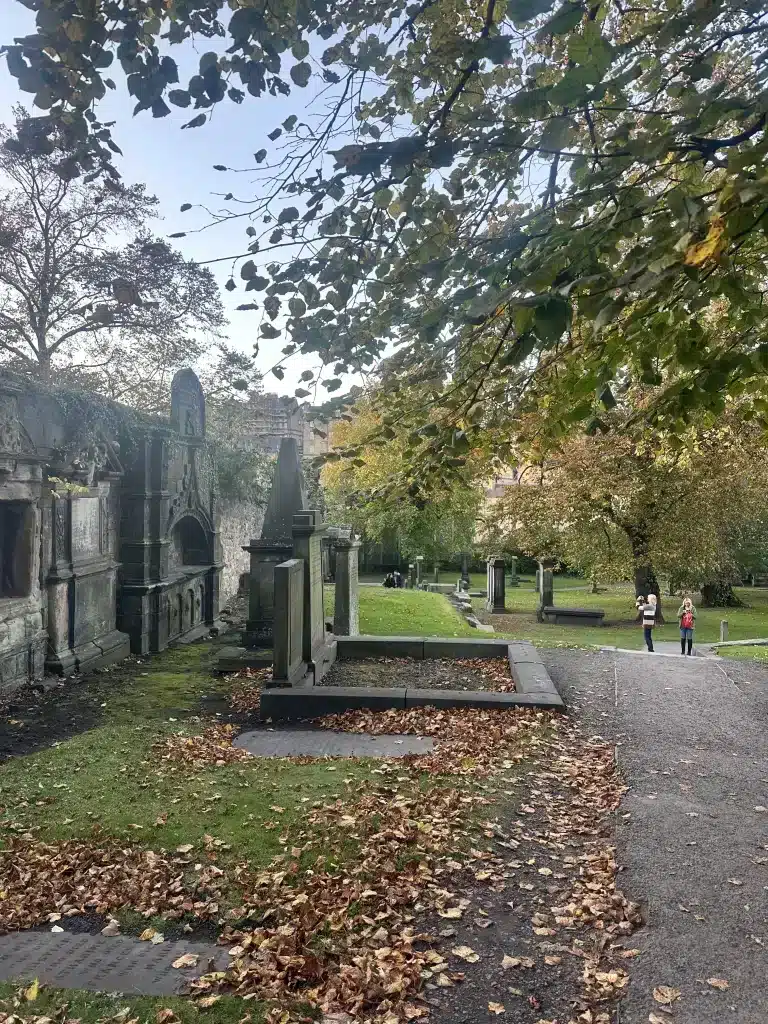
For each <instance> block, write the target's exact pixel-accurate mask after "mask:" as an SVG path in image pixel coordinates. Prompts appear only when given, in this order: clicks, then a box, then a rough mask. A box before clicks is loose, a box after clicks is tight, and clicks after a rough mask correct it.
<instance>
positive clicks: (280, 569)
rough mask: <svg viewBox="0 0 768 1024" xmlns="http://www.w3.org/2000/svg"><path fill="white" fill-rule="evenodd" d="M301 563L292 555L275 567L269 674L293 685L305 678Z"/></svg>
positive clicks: (275, 678)
mask: <svg viewBox="0 0 768 1024" xmlns="http://www.w3.org/2000/svg"><path fill="white" fill-rule="evenodd" d="M303 654H304V563H303V561H302V560H301V559H300V558H291V559H289V560H288V561H287V562H281V563H280V565H278V566H276V567H275V624H274V660H273V668H272V676H273V680H274V682H275V683H276V684H277V685H279V684H281V683H287V684H288V685H289V686H292V685H293V684H294V683H297V682H299V680H301V679H303V678H304V675H305V674H306V671H307V664H306V662H305V661H304V656H303Z"/></svg>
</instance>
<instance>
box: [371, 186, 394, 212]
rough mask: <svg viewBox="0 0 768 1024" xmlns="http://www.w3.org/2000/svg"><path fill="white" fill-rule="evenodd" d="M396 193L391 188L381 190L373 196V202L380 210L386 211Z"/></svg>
mask: <svg viewBox="0 0 768 1024" xmlns="http://www.w3.org/2000/svg"><path fill="white" fill-rule="evenodd" d="M394 195H395V193H394V192H393V191H392V189H391V188H380V189H379V190H378V192H374V194H373V202H374V205H375V206H378V208H379V209H380V210H386V208H387V207H388V206H389V204H390V203H391V202H392V199H393V198H394Z"/></svg>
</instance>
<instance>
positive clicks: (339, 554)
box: [333, 538, 360, 636]
mask: <svg viewBox="0 0 768 1024" xmlns="http://www.w3.org/2000/svg"><path fill="white" fill-rule="evenodd" d="M334 548H335V550H336V604H335V606H334V611H333V632H334V633H335V634H336V636H357V635H358V633H359V632H360V619H359V610H358V609H359V598H358V578H357V577H358V560H359V554H360V541H359V540H351V539H346V538H338V539H337V540H336V541H334Z"/></svg>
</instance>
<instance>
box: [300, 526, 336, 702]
mask: <svg viewBox="0 0 768 1024" xmlns="http://www.w3.org/2000/svg"><path fill="white" fill-rule="evenodd" d="M292 532H293V556H294V558H300V559H302V561H303V562H304V626H303V651H302V653H303V659H304V661H305V662H306V663H307V671H308V674H309V675H310V677H311V679H310V682H318V681H319V680H320V679H321V678H322V677H323V675H325V672H326V671H327V670H328V668H330V666H331V664H332V659H333V653H332V647H331V645H329V644H328V643H326V637H325V614H324V611H323V567H322V554H321V547H322V539H323V536H324V534H325V532H326V526H325V524H324V523H323V519H322V514H321V513H320V512H319V511H318V510H317V509H302V510H301V511H300V512H295V513H294V515H293V531H292Z"/></svg>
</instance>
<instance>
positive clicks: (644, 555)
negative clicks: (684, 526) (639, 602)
mask: <svg viewBox="0 0 768 1024" xmlns="http://www.w3.org/2000/svg"><path fill="white" fill-rule="evenodd" d="M629 539H630V542H631V544H632V558H633V560H634V563H635V597H640V595H642V596H643V597H646V598H647V597H648V595H649V594H655V595H656V622H657V623H663V622H664V614H663V612H662V610H661V591H660V589H659V581H658V579H657V578H656V572H655V571H654V568H653V563H652V562H651V556H650V553H649V551H648V541H647V539H646V538H645V537H643V536H638V535H637V534H632V533H630V534H629Z"/></svg>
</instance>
